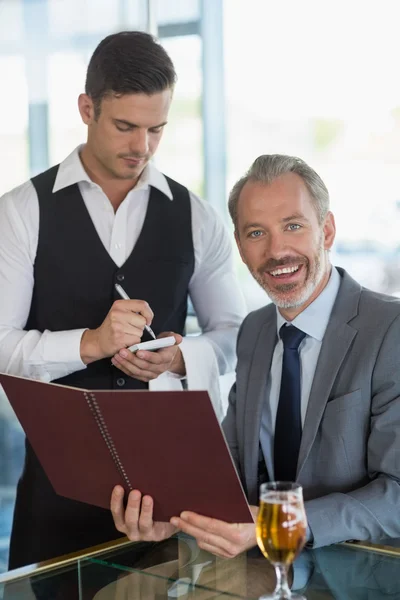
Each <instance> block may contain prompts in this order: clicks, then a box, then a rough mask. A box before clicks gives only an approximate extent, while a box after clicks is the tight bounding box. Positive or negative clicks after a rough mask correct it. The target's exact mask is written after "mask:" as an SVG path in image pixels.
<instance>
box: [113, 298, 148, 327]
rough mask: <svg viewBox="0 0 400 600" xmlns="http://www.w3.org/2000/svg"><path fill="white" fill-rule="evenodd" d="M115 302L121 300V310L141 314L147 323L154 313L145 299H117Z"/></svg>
mask: <svg viewBox="0 0 400 600" xmlns="http://www.w3.org/2000/svg"><path fill="white" fill-rule="evenodd" d="M117 302H118V303H120V302H123V305H122V309H123V310H126V311H129V312H131V313H139V314H140V315H142V316H143V317H144V318H145V319H146V323H147V324H148V325H150V323H151V322H152V320H153V318H154V313H153V311H152V310H151V308H150V306H149V305H148V303H147V302H146V301H145V300H117Z"/></svg>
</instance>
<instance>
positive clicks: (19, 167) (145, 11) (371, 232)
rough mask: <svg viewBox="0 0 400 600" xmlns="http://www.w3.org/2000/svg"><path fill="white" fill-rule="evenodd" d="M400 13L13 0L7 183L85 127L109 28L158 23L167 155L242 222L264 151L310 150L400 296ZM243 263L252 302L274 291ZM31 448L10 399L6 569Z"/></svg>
mask: <svg viewBox="0 0 400 600" xmlns="http://www.w3.org/2000/svg"><path fill="white" fill-rule="evenodd" d="M397 16H398V0H381V2H379V3H377V2H375V1H374V0H363V1H362V0H350V1H349V0H347V1H342V0H336V1H335V2H333V1H332V0H325V1H324V2H321V1H320V0H302V1H301V2H298V0H286V2H276V0H246V2H243V0H185V1H184V2H182V1H180V0H0V81H1V82H2V83H1V93H0V156H1V172H0V173H1V174H0V196H1V195H2V194H3V193H4V192H6V191H8V190H9V189H11V188H12V187H14V186H16V185H18V184H20V183H22V182H23V181H25V180H26V179H28V178H29V177H30V176H32V175H34V174H36V173H38V172H40V171H42V170H45V169H46V168H47V167H49V166H50V165H53V164H55V163H57V162H59V161H61V160H62V159H63V158H65V157H66V156H67V155H68V154H69V153H70V152H71V150H72V149H73V148H74V147H75V146H77V145H78V144H79V143H82V141H84V140H85V127H84V126H83V124H82V123H81V121H80V117H79V113H78V108H77V97H78V95H79V93H81V92H82V91H83V87H84V80H85V71H86V66H87V63H88V60H89V58H90V56H91V53H92V52H93V50H94V48H95V46H96V45H97V44H98V42H99V41H100V40H101V39H102V38H103V37H105V36H106V35H108V34H109V33H112V32H115V31H120V30H124V29H141V30H146V31H150V32H151V33H153V34H155V35H157V36H158V37H159V38H160V39H161V42H162V44H163V45H164V46H165V48H166V50H167V51H168V52H169V54H170V56H171V58H172V60H173V61H174V63H175V67H176V70H177V73H178V78H179V79H178V84H177V87H176V92H175V98H174V102H173V105H172V114H171V115H170V121H169V125H168V127H167V129H166V132H165V134H164V138H163V141H162V143H161V146H160V149H159V150H158V153H157V156H156V163H157V166H158V167H159V168H160V169H161V170H163V171H164V172H165V173H167V174H168V175H170V176H171V177H173V178H176V179H177V180H178V181H180V182H181V183H183V184H185V185H186V186H188V187H189V188H190V189H191V190H193V191H194V192H196V193H198V194H199V195H201V196H202V197H204V198H205V199H207V200H208V201H209V202H211V203H212V204H213V205H214V206H215V207H216V208H217V209H218V211H219V212H220V214H221V215H222V216H223V218H224V219H225V220H226V224H227V227H228V228H230V229H231V225H230V222H229V219H228V215H227V209H226V201H227V194H228V192H229V189H230V187H231V186H232V185H233V183H234V182H235V181H236V180H237V179H238V178H239V177H240V176H241V175H242V174H243V173H244V172H245V171H246V169H247V168H248V167H249V166H250V164H251V163H252V162H253V160H254V159H255V158H256V157H257V156H258V155H259V154H265V153H284V154H294V155H298V156H300V157H301V158H303V159H304V160H306V161H307V162H308V163H309V164H310V165H311V166H312V167H313V168H315V169H316V171H317V172H318V173H319V174H320V175H321V176H322V178H323V179H324V181H325V183H326V184H327V186H328V189H329V190H330V193H331V200H332V210H333V212H334V214H335V216H336V222H337V240H336V244H335V247H334V249H333V252H332V259H333V262H334V264H337V265H340V266H343V267H344V268H346V269H347V270H348V271H349V272H350V274H351V275H353V276H354V277H355V278H356V279H358V280H359V281H360V282H361V283H363V284H364V285H366V286H367V287H369V288H372V289H374V290H377V291H382V292H386V293H389V294H394V295H399V296H400V236H399V235H398V231H399V225H400V78H399V77H398V57H399V55H400V37H399V35H398V20H397ZM237 268H238V274H239V277H240V280H241V285H242V289H243V291H244V293H245V297H246V301H247V305H248V309H249V310H252V309H254V308H257V307H258V306H261V305H262V304H265V302H266V297H265V294H264V292H263V291H262V290H261V289H260V288H258V286H257V284H256V283H255V282H254V281H253V280H252V279H251V277H250V276H249V275H248V273H247V270H246V268H245V267H244V266H243V265H242V264H241V262H240V260H239V257H237ZM0 293H7V291H6V290H0ZM22 459H23V434H22V432H21V430H20V429H19V426H18V424H17V422H16V420H15V417H14V416H13V414H12V413H11V410H10V408H9V406H8V403H7V402H6V401H5V399H4V397H3V398H1V397H0V572H1V571H2V570H5V569H6V564H7V554H8V537H9V532H10V526H11V517H12V510H13V502H14V497H15V485H16V482H17V480H18V477H19V474H20V470H21V465H22Z"/></svg>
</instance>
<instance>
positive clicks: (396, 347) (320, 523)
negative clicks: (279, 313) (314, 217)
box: [223, 269, 400, 547]
mask: <svg viewBox="0 0 400 600" xmlns="http://www.w3.org/2000/svg"><path fill="white" fill-rule="evenodd" d="M338 271H339V274H340V275H341V278H342V280H341V285H340V289H339V292H338V296H337V298H336V302H335V305H334V307H333V310H332V313H331V317H330V321H329V324H328V327H327V329H326V332H325V336H324V339H323V342H322V347H321V352H320V355H319V359H318V363H317V368H316V371H315V376H314V381H313V384H312V388H311V393H310V398H309V403H308V408H307V413H306V418H305V422H304V427H303V436H302V440H301V447H300V453H299V460H298V466H297V481H298V482H299V483H300V484H301V485H302V486H303V490H304V498H305V500H306V512H307V517H308V522H309V525H310V528H311V531H312V533H313V536H314V547H318V546H324V545H327V544H332V543H335V542H340V541H344V540H348V539H359V540H368V539H371V540H376V539H379V538H380V537H400V301H399V300H397V299H395V298H392V297H389V296H384V295H382V294H377V293H374V292H371V291H369V290H366V289H364V288H362V287H361V286H360V285H359V284H358V283H356V282H355V281H354V280H353V279H352V278H351V277H350V276H349V275H348V274H347V273H346V272H345V271H343V270H342V269H338ZM276 341H277V333H276V308H275V305H273V304H269V305H267V306H265V307H263V308H261V309H259V310H257V311H254V312H252V313H250V314H249V315H248V316H247V317H246V319H245V320H244V322H243V324H242V327H241V330H240V332H239V337H238V346H237V353H238V365H237V376H236V383H235V385H234V386H233V388H232V390H231V393H230V396H229V407H228V412H227V415H226V417H225V420H224V422H223V427H224V431H225V435H226V437H227V441H228V444H229V446H230V449H231V452H232V455H233V458H234V460H235V463H236V466H237V468H238V471H239V474H240V476H241V479H242V483H243V485H244V488H245V490H246V493H247V496H248V499H249V502H250V504H258V462H259V456H260V454H259V453H260V444H259V436H260V421H261V413H262V408H263V403H264V402H265V401H266V384H267V377H268V373H269V369H270V367H271V361H272V355H273V352H274V347H275V344H276ZM288 435H290V431H288Z"/></svg>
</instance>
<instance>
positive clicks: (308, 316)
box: [276, 267, 340, 342]
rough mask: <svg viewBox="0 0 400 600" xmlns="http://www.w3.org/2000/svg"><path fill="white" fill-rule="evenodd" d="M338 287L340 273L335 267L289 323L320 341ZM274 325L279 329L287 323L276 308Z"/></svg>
mask: <svg viewBox="0 0 400 600" xmlns="http://www.w3.org/2000/svg"><path fill="white" fill-rule="evenodd" d="M339 287H340V275H339V273H338V271H337V269H336V268H335V267H332V269H331V275H330V277H329V281H328V283H327V284H326V286H325V287H324V289H323V290H322V292H321V293H320V294H319V296H317V298H315V300H314V302H312V303H311V304H310V305H309V306H307V308H305V309H304V310H303V311H302V312H301V313H300V314H299V315H297V317H296V318H295V319H293V321H291V322H290V324H291V325H295V326H296V327H297V328H298V329H301V331H304V333H306V334H307V335H309V336H310V337H313V338H315V339H316V340H318V341H320V342H322V339H323V337H324V334H325V330H326V328H327V326H328V321H329V317H330V315H331V312H332V308H333V305H334V304H335V300H336V296H337V294H338V291H339ZM276 316H277V318H276V325H277V328H278V337H279V330H280V328H281V327H282V325H284V324H285V323H287V321H286V319H284V318H283V317H282V315H281V313H280V312H279V310H278V307H277V308H276Z"/></svg>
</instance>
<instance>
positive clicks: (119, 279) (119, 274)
mask: <svg viewBox="0 0 400 600" xmlns="http://www.w3.org/2000/svg"><path fill="white" fill-rule="evenodd" d="M124 279H125V275H124V274H123V273H118V275H117V281H123V280H124Z"/></svg>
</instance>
